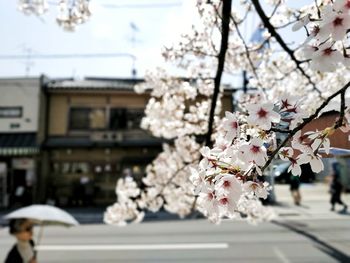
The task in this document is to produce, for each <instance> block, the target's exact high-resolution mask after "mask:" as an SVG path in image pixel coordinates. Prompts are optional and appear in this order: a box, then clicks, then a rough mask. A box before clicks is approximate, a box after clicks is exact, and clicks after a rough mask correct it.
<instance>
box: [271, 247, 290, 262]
mask: <svg viewBox="0 0 350 263" xmlns="http://www.w3.org/2000/svg"><path fill="white" fill-rule="evenodd" d="M273 252H275V255H276V256H277V257H278V258H279V259H280V260H281V262H282V263H290V261H289V259H288V258H287V256H286V255H285V254H284V253H283V252H282V250H280V249H279V248H278V247H273Z"/></svg>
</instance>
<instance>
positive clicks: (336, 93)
mask: <svg viewBox="0 0 350 263" xmlns="http://www.w3.org/2000/svg"><path fill="white" fill-rule="evenodd" d="M349 87H350V82H348V83H347V84H346V85H345V86H344V87H342V88H341V89H340V90H338V91H337V92H335V93H333V94H332V95H331V96H329V97H328V98H327V99H326V100H325V101H324V102H323V103H322V104H321V106H320V107H318V108H317V110H316V111H315V112H314V114H312V115H310V116H309V117H308V118H306V119H304V120H303V122H302V123H301V124H299V125H298V126H297V127H296V128H294V129H293V130H291V132H290V134H289V135H288V136H287V137H286V138H285V139H284V140H283V142H282V143H281V144H280V145H279V146H278V147H277V149H276V150H274V151H273V152H272V154H271V155H270V157H269V159H268V160H267V162H266V163H265V165H264V166H263V167H262V168H261V171H264V170H265V169H266V168H267V167H268V166H269V165H270V163H271V162H272V160H273V158H274V157H275V155H276V154H277V153H278V152H279V150H280V149H281V148H282V147H283V146H285V145H286V144H287V142H288V141H289V140H290V139H291V138H292V137H293V136H294V135H295V134H296V133H297V132H298V131H300V130H301V129H302V128H304V127H305V125H306V124H308V123H309V122H311V121H312V120H313V119H315V118H316V117H317V116H318V114H319V113H320V112H321V110H322V109H323V108H324V107H326V106H327V105H328V103H329V102H330V101H331V100H332V99H334V98H335V97H336V96H338V95H339V94H345V91H346V90H347V89H348V88H349ZM341 96H343V95H341ZM344 97H345V96H344ZM344 101H345V99H344ZM342 103H343V101H342ZM344 108H345V102H344Z"/></svg>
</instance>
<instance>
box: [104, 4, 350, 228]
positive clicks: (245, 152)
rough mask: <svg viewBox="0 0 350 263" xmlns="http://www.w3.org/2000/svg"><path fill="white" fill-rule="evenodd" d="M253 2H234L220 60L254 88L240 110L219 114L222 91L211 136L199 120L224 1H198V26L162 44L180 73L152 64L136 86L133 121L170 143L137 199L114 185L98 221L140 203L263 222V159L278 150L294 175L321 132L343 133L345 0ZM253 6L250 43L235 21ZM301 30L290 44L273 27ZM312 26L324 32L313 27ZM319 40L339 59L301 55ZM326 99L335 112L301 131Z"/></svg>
mask: <svg viewBox="0 0 350 263" xmlns="http://www.w3.org/2000/svg"><path fill="white" fill-rule="evenodd" d="M261 2H263V1H257V0H242V1H240V3H239V4H238V3H237V2H233V3H234V6H233V7H232V10H231V15H230V25H229V26H230V28H229V32H228V34H229V38H228V43H227V44H228V48H227V51H226V54H225V58H226V60H225V66H224V73H225V74H226V76H230V75H233V74H235V73H236V72H237V70H245V71H246V73H247V74H246V75H247V76H248V77H247V78H248V79H247V82H248V85H247V88H248V89H249V88H251V89H257V91H252V92H248V93H246V94H245V95H244V96H243V97H242V98H243V100H241V102H242V103H241V104H240V105H239V106H238V105H236V106H238V107H236V109H237V108H238V109H239V111H237V112H233V113H232V112H226V113H225V117H224V118H223V119H221V120H220V111H221V105H220V98H221V96H222V90H221V91H220V93H219V96H218V99H217V101H216V102H215V103H214V104H215V106H216V108H215V116H214V118H213V122H212V124H211V125H212V128H213V132H212V133H209V132H208V131H209V128H210V127H208V126H209V121H208V120H209V112H210V109H211V106H212V98H213V95H214V94H215V91H214V83H215V82H214V79H215V74H216V73H217V68H218V64H219V63H218V57H219V55H218V53H219V50H220V47H221V46H220V45H221V32H222V28H221V21H222V20H221V18H222V15H223V12H222V10H221V7H222V6H223V3H224V2H223V1H220V0H215V1H203V0H202V1H197V8H198V14H199V19H198V21H197V23H195V24H194V25H193V26H192V27H191V29H190V30H186V31H185V32H184V34H183V35H182V36H181V37H180V40H179V41H178V42H177V43H174V44H173V45H170V46H169V45H168V46H167V47H166V48H164V50H163V52H162V54H163V57H164V58H165V60H166V63H171V64H172V65H175V66H177V67H180V68H181V70H185V75H184V76H179V75H171V74H170V73H168V72H167V71H166V70H164V69H158V70H156V71H154V72H151V73H149V74H147V75H146V81H145V83H143V84H141V85H138V86H137V87H136V91H137V92H148V93H149V94H150V96H151V98H150V100H149V103H148V105H147V107H146V112H145V113H146V116H145V118H144V119H143V121H142V128H144V129H147V130H149V131H150V132H151V133H152V134H153V135H154V136H157V137H163V138H166V139H171V140H174V143H173V145H172V144H170V145H165V146H164V150H163V152H162V153H160V154H159V155H158V157H157V158H156V159H155V160H154V161H153V163H152V164H151V165H149V166H148V168H147V171H146V172H147V175H146V176H145V177H144V178H143V180H142V184H140V183H138V184H137V187H138V189H139V190H140V191H139V192H138V193H137V195H136V196H131V195H130V194H121V193H122V192H123V191H126V192H128V193H134V190H131V191H129V190H127V189H128V187H125V186H124V184H118V185H119V188H118V187H117V189H118V190H117V193H119V194H118V201H117V203H116V204H115V205H114V206H115V207H114V206H111V207H110V208H109V210H108V211H110V213H107V214H106V217H105V218H106V222H107V221H108V218H114V217H113V213H114V212H116V211H118V212H119V215H118V216H115V221H114V222H117V224H120V223H121V224H123V223H125V222H129V221H133V220H139V219H140V218H141V216H140V215H141V211H142V210H149V211H152V212H156V211H159V209H161V208H165V209H166V210H167V211H169V212H172V213H177V214H179V215H180V216H181V217H184V216H186V215H188V214H190V213H191V212H192V211H193V210H198V211H200V212H201V213H203V214H204V215H205V216H207V217H208V218H209V219H210V220H212V221H214V222H220V220H221V219H222V218H241V219H247V220H248V221H250V222H258V221H261V220H269V219H271V218H272V217H273V212H272V211H271V210H270V209H269V208H267V207H265V206H263V205H262V204H261V202H260V199H266V198H267V196H268V194H269V190H270V186H269V185H268V184H267V183H266V182H264V179H263V177H262V175H264V171H265V169H266V168H267V167H268V165H269V164H270V163H271V162H272V160H273V159H274V158H277V157H280V158H281V159H282V160H284V161H286V162H289V163H290V167H289V168H288V170H289V171H290V172H291V173H292V174H293V175H295V176H299V175H300V173H301V169H300V165H302V164H304V163H310V165H311V168H312V170H313V171H314V172H316V173H317V172H320V171H321V170H322V169H323V163H322V161H321V156H320V154H319V152H320V151H321V150H322V151H325V152H328V149H329V147H330V142H329V136H331V135H332V134H333V133H334V131H335V130H336V129H338V128H340V129H341V130H342V131H343V132H349V131H350V124H349V123H350V111H349V101H350V100H349V93H346V90H347V87H348V86H349V81H350V74H349V73H348V72H347V70H346V68H345V67H344V66H342V64H343V65H345V66H346V59H347V49H348V46H347V44H348V43H347V36H346V34H347V29H348V28H347V27H348V26H347V19H348V18H347V16H348V15H349V12H348V10H347V6H348V3H349V1H338V0H336V1H328V0H318V1H310V5H308V6H305V7H301V8H300V9H298V8H291V7H289V6H288V2H287V1H283V0H266V1H265V2H267V4H269V5H271V7H272V8H270V9H271V11H270V9H268V8H266V6H265V5H263V6H261V5H262V4H261ZM267 10H268V11H267ZM327 10H328V11H327ZM257 13H258V16H259V17H260V18H261V21H260V23H261V27H262V30H261V34H262V35H261V38H260V40H254V41H250V40H249V38H247V37H244V34H243V31H244V25H245V23H248V22H247V20H248V18H249V17H250V16H251V15H252V14H254V15H256V14H257ZM339 19H343V20H342V21H341V22H342V23H341V24H342V26H343V28H342V29H341V28H340V27H338V25H337V26H334V25H335V24H337V23H338V22H340V21H339ZM334 23H335V24H334ZM302 27H305V28H306V29H307V34H308V37H307V40H306V41H305V43H303V45H302V46H301V48H300V47H298V46H297V47H296V46H295V44H294V45H293V44H289V43H288V41H287V40H285V39H284V37H283V35H282V34H281V31H280V30H282V29H285V30H289V31H288V32H292V31H293V30H297V29H299V28H302ZM317 27H318V28H319V29H320V30H321V29H322V32H323V33H322V34H323V35H326V36H327V37H325V38H322V39H321V38H320V37H319V36H320V35H318V36H317V34H314V33H313V32H314V31H313V29H314V28H317ZM344 28H346V30H345V31H344ZM313 34H314V35H313ZM341 35H342V38H341V39H340V36H341ZM327 43H332V44H331V46H330V49H331V55H332V56H333V52H336V51H334V50H337V52H339V53H341V57H339V56H338V57H337V59H338V60H336V59H333V58H331V59H329V60H328V59H324V60H320V58H318V57H317V55H315V54H316V53H317V51H316V52H314V54H313V55H312V56H311V57H309V58H306V57H305V56H304V55H305V51H307V49H308V48H309V47H308V46H310V45H311V46H314V47H316V48H318V50H322V48H323V47H324V46H325V45H326V44H327ZM306 53H307V52H306ZM317 54H319V53H317ZM335 54H336V53H335ZM318 62H320V63H319V64H320V65H319V64H317V63H318ZM321 71H327V72H321ZM182 72H183V71H182ZM340 91H341V92H340ZM340 95H341V96H340ZM344 97H345V99H344ZM330 102H332V103H333V104H334V105H333V106H334V107H333V106H332V107H333V108H332V109H333V110H337V111H339V112H340V114H339V119H338V120H337V121H336V122H335V123H334V125H331V126H330V127H328V128H326V129H324V130H320V131H308V132H305V129H304V126H305V124H306V123H308V122H310V121H312V119H315V118H317V117H319V116H320V114H321V113H322V109H325V107H326V106H327V105H328V104H329V103H330ZM221 117H223V116H221ZM207 133H209V135H210V136H209V138H212V141H215V142H214V143H213V146H212V147H208V146H205V145H211V143H210V142H209V143H208V141H206V142H203V137H204V136H205V135H207ZM207 138H208V136H207ZM122 180H124V179H122ZM135 183H136V182H135ZM130 185H131V184H130ZM130 185H129V187H130ZM135 193H136V190H135ZM119 195H121V196H130V197H129V198H119ZM113 207H114V208H113ZM113 209H114V210H113ZM130 211H132V212H130Z"/></svg>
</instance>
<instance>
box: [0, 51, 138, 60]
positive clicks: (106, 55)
mask: <svg viewBox="0 0 350 263" xmlns="http://www.w3.org/2000/svg"><path fill="white" fill-rule="evenodd" d="M112 57H129V58H132V59H135V56H134V55H133V54H129V53H91V54H31V55H30V58H31V59H69V58H112ZM11 59H19V60H21V59H28V54H21V55H0V60H11Z"/></svg>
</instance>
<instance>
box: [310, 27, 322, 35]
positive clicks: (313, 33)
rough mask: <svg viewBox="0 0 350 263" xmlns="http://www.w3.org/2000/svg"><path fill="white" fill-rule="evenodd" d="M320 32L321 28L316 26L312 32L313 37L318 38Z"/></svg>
mask: <svg viewBox="0 0 350 263" xmlns="http://www.w3.org/2000/svg"><path fill="white" fill-rule="evenodd" d="M319 32H320V27H319V26H314V27H313V29H312V30H311V33H312V35H314V36H316V35H317V34H318V33H319Z"/></svg>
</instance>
